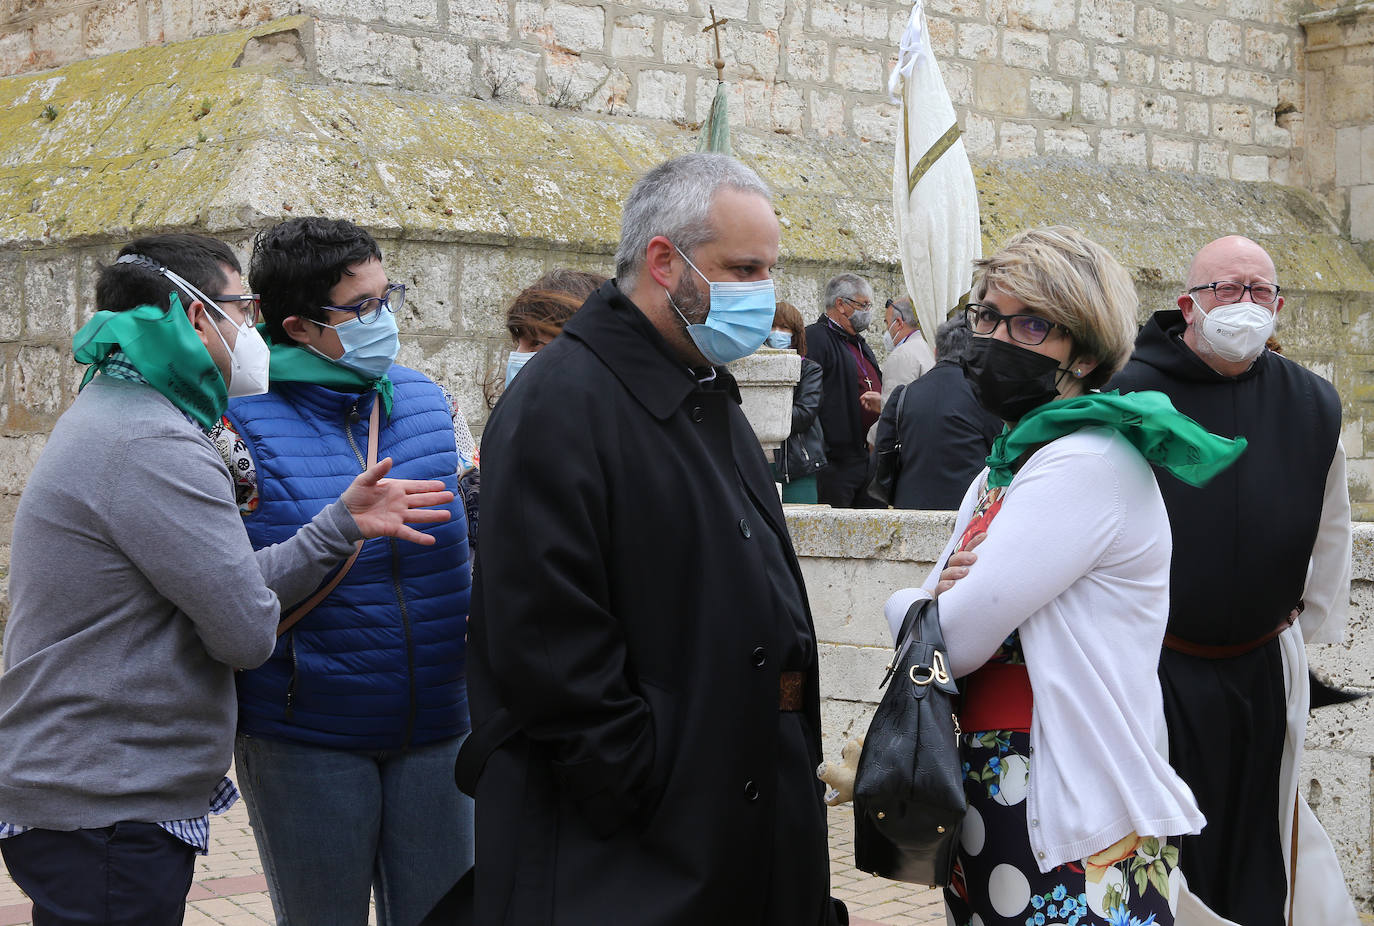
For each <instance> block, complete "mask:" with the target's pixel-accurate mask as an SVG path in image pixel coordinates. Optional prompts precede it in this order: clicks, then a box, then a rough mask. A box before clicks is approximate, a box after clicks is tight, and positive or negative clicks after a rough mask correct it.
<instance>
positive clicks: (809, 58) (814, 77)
mask: <svg viewBox="0 0 1374 926" xmlns="http://www.w3.org/2000/svg"><path fill="white" fill-rule="evenodd" d="M785 44H786V46H787V54H786V56H785V59H784V61H783V67H784V68H785V69H786V74H787V76H788V77H789V78H791V79H793V80H805V81H810V82H811V83H817V84H823V83H826V82H827V81H829V80H830V45H829V44H828V43H826V42H824V41H821V40H819V39H808V38H806V37H804V36H803V35H801V34H800V33H792V34H791V35H790V36H789V37H788V38H787V39H786V42H785Z"/></svg>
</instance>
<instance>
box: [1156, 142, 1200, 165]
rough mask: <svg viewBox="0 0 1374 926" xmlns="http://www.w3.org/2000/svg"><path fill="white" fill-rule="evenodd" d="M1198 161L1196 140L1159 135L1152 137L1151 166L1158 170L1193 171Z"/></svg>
mask: <svg viewBox="0 0 1374 926" xmlns="http://www.w3.org/2000/svg"><path fill="white" fill-rule="evenodd" d="M1196 161H1197V143H1196V142H1191V141H1185V140H1183V139H1181V138H1164V137H1161V136H1159V135H1156V136H1154V137H1153V138H1151V139H1150V166H1151V167H1153V168H1155V169H1156V170H1175V171H1191V170H1192V169H1193V166H1194V164H1195V163H1196Z"/></svg>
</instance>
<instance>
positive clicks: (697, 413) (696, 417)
mask: <svg viewBox="0 0 1374 926" xmlns="http://www.w3.org/2000/svg"><path fill="white" fill-rule="evenodd" d="M691 414H692V420H693V421H696V422H700V421H701V419H703V418H705V417H706V414H705V412H703V411H702V410H701V406H700V405H693V406H692V412H691Z"/></svg>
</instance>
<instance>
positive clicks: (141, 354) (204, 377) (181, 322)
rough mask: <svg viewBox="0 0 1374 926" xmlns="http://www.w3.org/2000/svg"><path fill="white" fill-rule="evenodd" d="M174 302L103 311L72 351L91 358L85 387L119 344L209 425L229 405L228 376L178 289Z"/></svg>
mask: <svg viewBox="0 0 1374 926" xmlns="http://www.w3.org/2000/svg"><path fill="white" fill-rule="evenodd" d="M169 303H170V306H171V307H170V308H168V309H166V310H164V309H162V308H160V307H159V306H155V305H141V306H138V307H137V308H134V309H128V310H126V311H123V312H110V311H100V312H96V313H95V315H93V316H92V317H91V320H90V321H88V322H87V323H86V324H84V325H82V326H81V330H79V331H78V332H77V333H76V334H75V335H73V336H72V356H73V357H74V358H76V362H77V363H84V364H87V368H86V374H85V376H83V377H82V378H81V387H80V388H82V389H84V388H86V384H87V383H89V382H90V381H91V378H92V377H93V376H95V374H96V373H97V372H98V371H99V370H100V367H101V365H102V364H103V363H104V361H105V358H106V357H108V356H109V355H110V354H111V352H113V351H114V350H115V349H119V350H120V351H122V352H123V354H124V358H125V359H126V360H127V361H128V362H129V363H130V364H131V365H132V366H133V368H134V369H136V370H138V373H139V375H140V376H142V377H143V378H144V379H145V380H147V382H148V385H150V386H152V387H153V388H154V389H156V390H157V391H158V392H159V393H160V394H161V395H162V396H163V398H165V399H166V400H167V401H169V402H171V403H172V404H173V405H175V406H176V407H177V408H178V409H180V410H181V411H182V412H184V413H185V414H187V415H189V416H190V417H191V419H192V420H193V421H195V422H196V424H198V425H200V427H201V428H202V429H203V430H206V431H209V430H210V429H211V428H212V427H214V426H215V425H216V424H217V423H218V422H219V420H220V417H221V416H222V415H223V414H224V410H225V409H226V408H228V407H229V396H228V393H227V390H226V388H225V384H224V376H223V375H222V374H221V373H220V371H219V367H217V366H215V361H214V359H213V358H212V357H211V356H210V352H209V351H208V350H206V349H205V345H204V344H203V343H202V342H201V340H200V336H199V335H198V334H196V329H195V327H194V326H193V325H192V324H191V320H190V319H189V318H187V316H186V311H185V309H183V308H182V307H181V299H180V298H179V297H178V296H177V294H176V293H172V294H171V296H170V299H169Z"/></svg>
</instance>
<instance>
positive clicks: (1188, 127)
mask: <svg viewBox="0 0 1374 926" xmlns="http://www.w3.org/2000/svg"><path fill="white" fill-rule="evenodd" d="M1181 116H1182V118H1181V124H1182V126H1183V131H1185V132H1187V133H1188V134H1189V135H1197V136H1203V135H1206V134H1207V133H1208V132H1209V131H1211V128H1212V111H1211V107H1209V106H1208V105H1207V104H1206V103H1202V102H1199V101H1197V100H1185V101H1184V102H1183V104H1182V107H1181Z"/></svg>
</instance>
